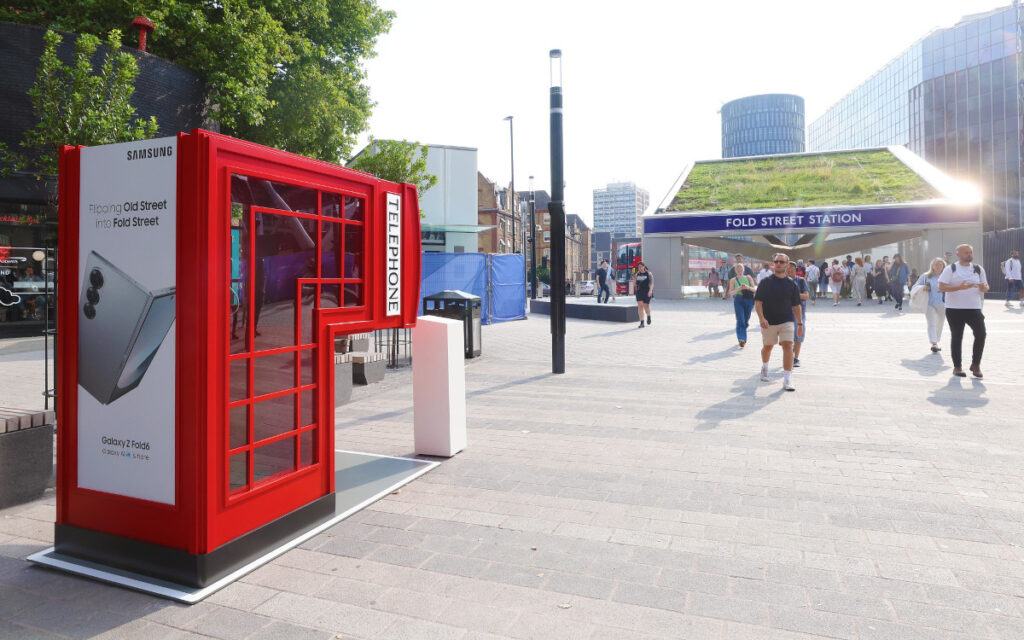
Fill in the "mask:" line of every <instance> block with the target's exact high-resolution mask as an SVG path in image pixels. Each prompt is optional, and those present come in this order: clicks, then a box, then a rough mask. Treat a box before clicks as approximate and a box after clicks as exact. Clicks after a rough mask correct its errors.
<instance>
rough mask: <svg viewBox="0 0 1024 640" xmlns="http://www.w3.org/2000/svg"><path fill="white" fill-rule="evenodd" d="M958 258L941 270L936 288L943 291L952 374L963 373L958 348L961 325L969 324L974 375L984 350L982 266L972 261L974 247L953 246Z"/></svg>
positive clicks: (985, 281) (977, 373)
mask: <svg viewBox="0 0 1024 640" xmlns="http://www.w3.org/2000/svg"><path fill="white" fill-rule="evenodd" d="M956 257H957V261H956V262H954V263H953V264H951V265H949V266H948V267H946V268H945V269H943V270H942V275H941V276H939V290H940V291H942V292H943V293H945V294H946V322H947V323H948V324H949V352H950V355H951V356H952V358H953V375H955V376H960V377H961V378H963V377H966V376H967V374H966V373H964V370H963V366H962V365H963V361H962V356H961V350H962V349H963V341H964V326H965V325H969V326H970V327H971V332H972V333H974V348H973V349H972V351H971V373H973V374H974V377H975V378H981V377H984V376H982V375H981V356H982V353H984V351H985V336H986V333H987V332H986V331H985V316H984V315H983V314H982V313H981V303H982V300H983V298H984V296H985V292H986V291H988V288H989V287H988V278H987V277H986V275H985V268H984V267H982V266H980V265H976V264H974V248H973V247H972V246H971V245H969V244H962V245H960V246H959V247H957V248H956Z"/></svg>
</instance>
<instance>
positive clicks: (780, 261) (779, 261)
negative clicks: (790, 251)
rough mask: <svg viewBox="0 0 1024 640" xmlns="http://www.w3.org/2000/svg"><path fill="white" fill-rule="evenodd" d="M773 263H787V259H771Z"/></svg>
mask: <svg viewBox="0 0 1024 640" xmlns="http://www.w3.org/2000/svg"><path fill="white" fill-rule="evenodd" d="M772 262H774V263H775V264H789V260H773V261H772Z"/></svg>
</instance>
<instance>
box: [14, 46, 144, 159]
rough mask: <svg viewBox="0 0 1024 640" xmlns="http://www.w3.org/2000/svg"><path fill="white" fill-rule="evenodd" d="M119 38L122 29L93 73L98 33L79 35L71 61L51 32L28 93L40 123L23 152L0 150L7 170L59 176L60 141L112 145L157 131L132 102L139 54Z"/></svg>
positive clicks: (29, 133)
mask: <svg viewBox="0 0 1024 640" xmlns="http://www.w3.org/2000/svg"><path fill="white" fill-rule="evenodd" d="M120 38H121V34H120V32H119V31H118V30H117V29H114V30H112V31H111V32H110V34H109V35H108V37H107V45H108V47H109V49H108V50H107V52H106V54H105V55H104V58H103V63H102V64H101V65H100V67H99V70H98V72H95V73H94V68H93V63H92V60H93V57H94V56H95V54H96V50H97V49H98V48H99V45H100V41H99V38H97V37H96V36H93V35H89V34H85V35H82V36H81V37H79V38H78V40H77V41H76V42H75V56H74V61H73V63H72V64H71V66H68V65H65V64H64V63H63V62H61V60H60V59H59V58H58V57H57V46H58V45H59V44H60V43H61V40H62V38H61V36H60V35H59V34H57V33H54V32H53V31H47V32H46V35H45V36H44V42H45V46H44V48H43V55H42V57H41V58H40V59H39V70H38V72H37V74H36V82H35V84H34V85H33V86H32V88H31V89H30V90H29V92H28V93H29V96H30V97H31V98H32V107H33V110H34V112H35V115H36V117H37V118H38V119H39V122H38V123H37V124H36V125H35V126H34V127H32V128H31V129H29V130H28V131H26V132H25V133H24V138H23V140H22V142H21V148H22V151H20V152H19V151H12V150H8V149H5V148H2V149H0V161H2V164H3V165H4V173H5V174H6V175H9V174H10V173H12V172H14V171H31V172H33V173H35V174H36V175H37V177H39V178H44V177H50V176H54V175H56V174H57V152H58V150H59V149H60V147H61V145H79V144H81V145H99V144H109V143H113V142H125V141H129V140H140V139H144V138H151V137H153V136H154V135H155V134H156V130H157V123H156V118H153V117H152V116H151V117H150V118H149V119H148V120H138V119H136V118H135V108H134V107H132V106H131V104H129V100H130V99H131V97H132V94H133V93H134V92H135V78H136V76H138V74H139V69H138V65H137V64H136V61H135V58H134V57H132V55H131V54H129V53H127V52H125V51H122V50H121V49H120Z"/></svg>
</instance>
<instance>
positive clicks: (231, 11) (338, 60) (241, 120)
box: [0, 0, 394, 162]
mask: <svg viewBox="0 0 1024 640" xmlns="http://www.w3.org/2000/svg"><path fill="white" fill-rule="evenodd" d="M139 14H145V15H146V16H148V17H149V18H150V19H151V20H152V21H153V22H154V23H155V24H156V31H154V33H152V34H150V36H149V46H148V50H149V51H150V52H151V53H153V54H154V55H157V56H160V57H162V58H165V59H167V60H170V61H171V62H175V63H177V64H180V65H182V66H184V67H186V68H188V69H190V70H192V71H193V72H195V73H196V74H197V75H198V76H199V77H200V78H201V79H202V80H203V81H204V82H205V83H206V86H207V90H208V97H209V102H210V112H209V116H210V117H211V119H213V120H215V121H217V122H219V123H220V125H221V131H222V132H224V133H227V134H230V135H235V136H238V137H241V138H245V139H247V140H252V141H254V142H259V143H262V144H266V145H270V146H274V147H278V148H281V149H286V150H288V151H292V152H295V153H299V154H302V155H307V156H313V157H316V158H320V159H321V160H327V161H329V162H340V161H341V159H342V158H344V157H346V156H348V155H349V154H350V153H351V150H352V145H353V144H354V143H355V139H356V136H357V135H358V134H359V133H360V132H362V131H363V130H364V129H365V128H366V122H367V120H368V118H369V115H370V110H371V108H372V106H373V102H372V101H371V100H370V97H369V88H368V87H367V86H366V85H365V84H363V81H364V79H365V73H364V71H363V67H362V65H363V63H364V62H365V60H366V59H368V58H371V57H373V55H374V46H375V45H376V41H377V38H378V37H379V36H380V35H382V34H384V33H387V31H388V30H389V29H390V28H391V22H392V20H393V19H394V13H393V12H391V11H384V10H382V9H380V7H379V6H378V5H377V2H376V0H301V1H285V2H282V1H281V0H220V1H216V2H211V1H210V0H22V2H19V3H18V6H17V7H12V6H10V4H9V3H5V4H3V5H0V20H9V21H12V22H23V23H30V24H38V25H44V26H48V27H52V28H57V29H64V30H68V31H74V32H78V33H93V34H96V33H105V32H107V31H108V30H110V29H111V28H115V27H120V26H123V25H125V24H126V23H128V21H130V20H131V19H132V18H133V17H135V16H137V15H139ZM134 41H135V34H134V33H130V34H125V35H123V36H122V40H121V42H122V44H124V45H125V46H131V45H133V44H134Z"/></svg>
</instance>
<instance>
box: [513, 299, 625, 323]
mask: <svg viewBox="0 0 1024 640" xmlns="http://www.w3.org/2000/svg"><path fill="white" fill-rule="evenodd" d="M530 313H541V314H544V315H551V301H550V300H541V299H536V300H530ZM565 317H566V318H579V319H581V320H602V321H604V322H639V321H640V313H639V312H638V311H637V309H636V305H635V304H611V303H604V304H597V303H594V302H571V301H569V300H566V301H565Z"/></svg>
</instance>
